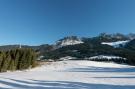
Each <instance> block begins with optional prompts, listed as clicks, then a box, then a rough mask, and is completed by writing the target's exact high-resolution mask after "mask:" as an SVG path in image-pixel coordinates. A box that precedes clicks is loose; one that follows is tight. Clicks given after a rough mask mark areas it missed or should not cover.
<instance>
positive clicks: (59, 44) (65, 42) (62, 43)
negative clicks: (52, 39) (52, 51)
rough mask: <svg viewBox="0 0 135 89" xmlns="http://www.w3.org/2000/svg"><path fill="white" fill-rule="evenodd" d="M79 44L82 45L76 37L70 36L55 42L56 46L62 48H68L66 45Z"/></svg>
mask: <svg viewBox="0 0 135 89" xmlns="http://www.w3.org/2000/svg"><path fill="white" fill-rule="evenodd" d="M81 43H83V41H82V40H81V39H80V38H78V37H77V36H70V37H65V38H63V39H60V40H58V41H57V42H56V46H57V47H63V46H68V45H76V44H81Z"/></svg>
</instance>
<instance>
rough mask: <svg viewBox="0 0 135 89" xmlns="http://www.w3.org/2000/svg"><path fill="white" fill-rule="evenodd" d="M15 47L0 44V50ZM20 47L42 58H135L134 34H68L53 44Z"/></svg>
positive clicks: (15, 46)
mask: <svg viewBox="0 0 135 89" xmlns="http://www.w3.org/2000/svg"><path fill="white" fill-rule="evenodd" d="M16 48H20V45H4V46H0V50H1V51H7V50H11V49H16ZM21 48H32V49H34V50H35V51H36V52H38V53H39V55H40V56H43V59H59V58H61V57H65V56H72V57H76V58H82V59H83V58H87V57H92V56H98V55H112V56H120V57H123V58H127V59H130V60H135V55H134V54H135V34H133V33H132V34H128V35H123V34H120V33H116V34H107V33H101V34H99V35H98V36H96V37H77V36H68V37H65V38H63V39H60V40H58V41H56V42H55V43H54V44H42V45H39V46H29V45H21Z"/></svg>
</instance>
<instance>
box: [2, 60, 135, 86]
mask: <svg viewBox="0 0 135 89" xmlns="http://www.w3.org/2000/svg"><path fill="white" fill-rule="evenodd" d="M0 89H135V67H134V66H128V65H120V64H115V63H103V62H93V61H73V60H72V61H71V60H69V61H59V62H52V63H51V64H50V63H49V64H45V65H42V66H41V67H37V68H34V69H30V70H26V71H16V72H7V73H0Z"/></svg>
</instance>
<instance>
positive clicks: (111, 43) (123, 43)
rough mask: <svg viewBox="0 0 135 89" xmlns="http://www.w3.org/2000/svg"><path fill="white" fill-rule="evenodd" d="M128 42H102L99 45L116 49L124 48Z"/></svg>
mask: <svg viewBox="0 0 135 89" xmlns="http://www.w3.org/2000/svg"><path fill="white" fill-rule="evenodd" d="M128 42H129V40H126V41H117V42H102V43H101V44H106V45H110V46H113V47H115V48H118V47H120V46H125V45H126V44H127V43H128Z"/></svg>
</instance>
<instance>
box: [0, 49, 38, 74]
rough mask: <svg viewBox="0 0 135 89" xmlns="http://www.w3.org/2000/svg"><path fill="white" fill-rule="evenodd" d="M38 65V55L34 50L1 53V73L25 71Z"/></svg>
mask: <svg viewBox="0 0 135 89" xmlns="http://www.w3.org/2000/svg"><path fill="white" fill-rule="evenodd" d="M36 65H37V63H36V53H35V52H34V51H33V50H32V49H15V50H9V51H0V72H6V71H8V70H9V71H15V70H24V69H28V68H32V67H35V66H36Z"/></svg>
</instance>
